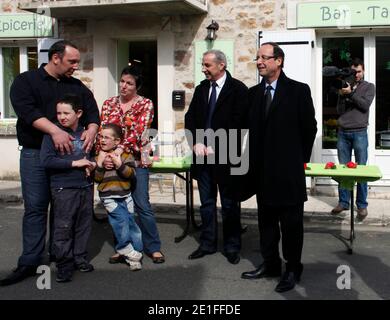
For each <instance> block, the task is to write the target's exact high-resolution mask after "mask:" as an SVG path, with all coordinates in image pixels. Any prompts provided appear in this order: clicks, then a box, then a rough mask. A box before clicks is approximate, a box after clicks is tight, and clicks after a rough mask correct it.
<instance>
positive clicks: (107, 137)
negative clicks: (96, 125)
mask: <svg viewBox="0 0 390 320" xmlns="http://www.w3.org/2000/svg"><path fill="white" fill-rule="evenodd" d="M114 139H115V138H114V137H110V136H100V140H114Z"/></svg>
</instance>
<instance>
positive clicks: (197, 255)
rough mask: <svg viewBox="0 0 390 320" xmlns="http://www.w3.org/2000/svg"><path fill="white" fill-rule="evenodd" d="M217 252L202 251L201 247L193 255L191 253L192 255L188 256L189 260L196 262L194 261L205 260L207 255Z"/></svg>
mask: <svg viewBox="0 0 390 320" xmlns="http://www.w3.org/2000/svg"><path fill="white" fill-rule="evenodd" d="M215 252H216V251H205V250H202V249H201V248H200V247H199V248H198V249H196V250H195V251H194V252H193V253H191V254H190V255H189V256H188V259H190V260H194V259H199V258H203V257H204V256H205V255H208V254H213V253H215Z"/></svg>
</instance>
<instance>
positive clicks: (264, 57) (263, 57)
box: [253, 55, 276, 61]
mask: <svg viewBox="0 0 390 320" xmlns="http://www.w3.org/2000/svg"><path fill="white" fill-rule="evenodd" d="M259 59H261V60H263V61H268V60H269V59H276V57H275V56H265V55H262V56H260V57H258V56H257V57H256V58H255V59H253V61H257V60H259Z"/></svg>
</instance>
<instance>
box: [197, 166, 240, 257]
mask: <svg viewBox="0 0 390 320" xmlns="http://www.w3.org/2000/svg"><path fill="white" fill-rule="evenodd" d="M218 188H219V194H220V198H221V205H222V228H223V249H224V252H239V251H240V249H241V224H240V210H239V206H238V202H237V201H234V200H232V199H230V198H228V197H227V196H226V195H225V188H224V186H221V185H218V184H217V183H216V182H215V181H214V180H213V177H212V170H211V169H210V167H207V166H206V167H204V168H202V169H200V170H199V176H198V189H199V195H200V203H201V206H200V215H201V218H202V232H201V235H200V248H201V249H202V250H205V251H210V252H212V251H216V250H217V240H218V232H217V231H218V225H217V190H218Z"/></svg>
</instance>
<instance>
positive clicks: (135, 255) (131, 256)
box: [125, 250, 142, 262]
mask: <svg viewBox="0 0 390 320" xmlns="http://www.w3.org/2000/svg"><path fill="white" fill-rule="evenodd" d="M125 257H126V260H129V261H134V262H140V261H141V259H142V253H141V252H139V251H136V250H132V251H130V252H129V253H128V254H126V255H125Z"/></svg>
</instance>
